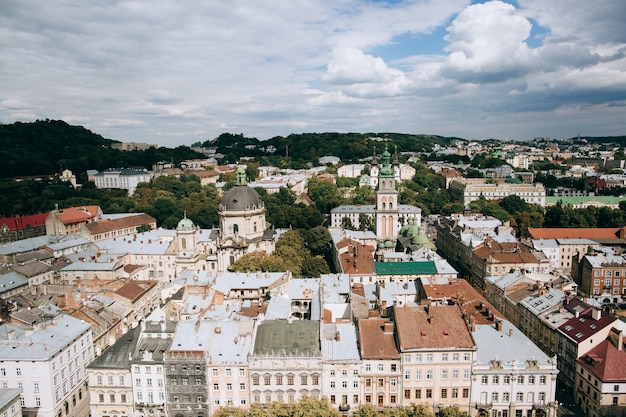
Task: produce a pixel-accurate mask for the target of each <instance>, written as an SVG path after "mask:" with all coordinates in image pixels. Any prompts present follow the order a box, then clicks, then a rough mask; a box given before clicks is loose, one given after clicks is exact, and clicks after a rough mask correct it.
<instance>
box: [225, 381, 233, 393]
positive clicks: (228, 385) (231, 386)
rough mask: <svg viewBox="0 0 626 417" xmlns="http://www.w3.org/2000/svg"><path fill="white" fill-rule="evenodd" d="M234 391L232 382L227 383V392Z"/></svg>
mask: <svg viewBox="0 0 626 417" xmlns="http://www.w3.org/2000/svg"><path fill="white" fill-rule="evenodd" d="M232 390H233V384H231V383H230V382H228V383H226V391H232Z"/></svg>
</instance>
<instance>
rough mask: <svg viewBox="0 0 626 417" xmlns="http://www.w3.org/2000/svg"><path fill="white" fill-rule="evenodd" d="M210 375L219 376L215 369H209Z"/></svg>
mask: <svg viewBox="0 0 626 417" xmlns="http://www.w3.org/2000/svg"><path fill="white" fill-rule="evenodd" d="M211 375H213V376H218V375H219V372H218V371H217V368H213V369H211Z"/></svg>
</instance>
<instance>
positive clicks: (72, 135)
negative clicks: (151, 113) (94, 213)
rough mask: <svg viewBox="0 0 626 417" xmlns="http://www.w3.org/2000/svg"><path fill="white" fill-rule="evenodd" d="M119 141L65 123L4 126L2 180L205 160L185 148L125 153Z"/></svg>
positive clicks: (0, 130)
mask: <svg viewBox="0 0 626 417" xmlns="http://www.w3.org/2000/svg"><path fill="white" fill-rule="evenodd" d="M116 142H117V141H114V140H111V139H105V138H103V137H102V136H100V135H98V134H96V133H93V132H92V131H90V130H88V129H85V128H84V127H82V126H72V125H69V124H67V123H66V122H64V121H62V120H37V121H36V122H31V123H22V122H16V123H12V124H0V143H2V146H1V147H0V159H1V160H2V164H0V178H13V177H30V176H45V175H53V174H55V173H58V172H60V171H61V170H62V169H65V168H68V169H71V170H72V171H73V172H74V173H76V175H84V173H85V171H87V170H88V169H97V170H100V171H101V170H104V169H106V168H116V167H144V168H147V169H150V168H151V167H152V165H153V164H154V163H155V162H158V161H172V162H175V163H177V162H180V161H182V160H185V159H191V158H198V157H201V154H199V153H197V152H194V151H192V150H191V148H189V147H185V146H180V147H177V148H176V149H169V148H150V149H147V150H145V151H127V152H125V151H120V150H117V149H112V148H111V145H112V144H113V143H116Z"/></svg>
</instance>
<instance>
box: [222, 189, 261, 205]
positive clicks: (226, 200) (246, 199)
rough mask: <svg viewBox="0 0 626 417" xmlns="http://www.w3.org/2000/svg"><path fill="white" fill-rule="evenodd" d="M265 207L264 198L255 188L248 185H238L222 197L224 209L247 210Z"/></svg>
mask: <svg viewBox="0 0 626 417" xmlns="http://www.w3.org/2000/svg"><path fill="white" fill-rule="evenodd" d="M262 207H263V200H261V197H260V196H259V193H257V192H256V191H255V190H254V189H253V188H250V187H248V186H247V185H237V186H235V187H233V188H231V189H230V190H228V191H226V194H224V197H222V204H221V208H222V210H226V211H245V210H256V209H259V208H262Z"/></svg>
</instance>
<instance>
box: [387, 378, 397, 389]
mask: <svg viewBox="0 0 626 417" xmlns="http://www.w3.org/2000/svg"><path fill="white" fill-rule="evenodd" d="M389 384H390V385H391V386H392V387H393V388H395V387H396V386H397V384H398V382H397V380H396V379H395V378H391V379H390V380H389Z"/></svg>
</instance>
